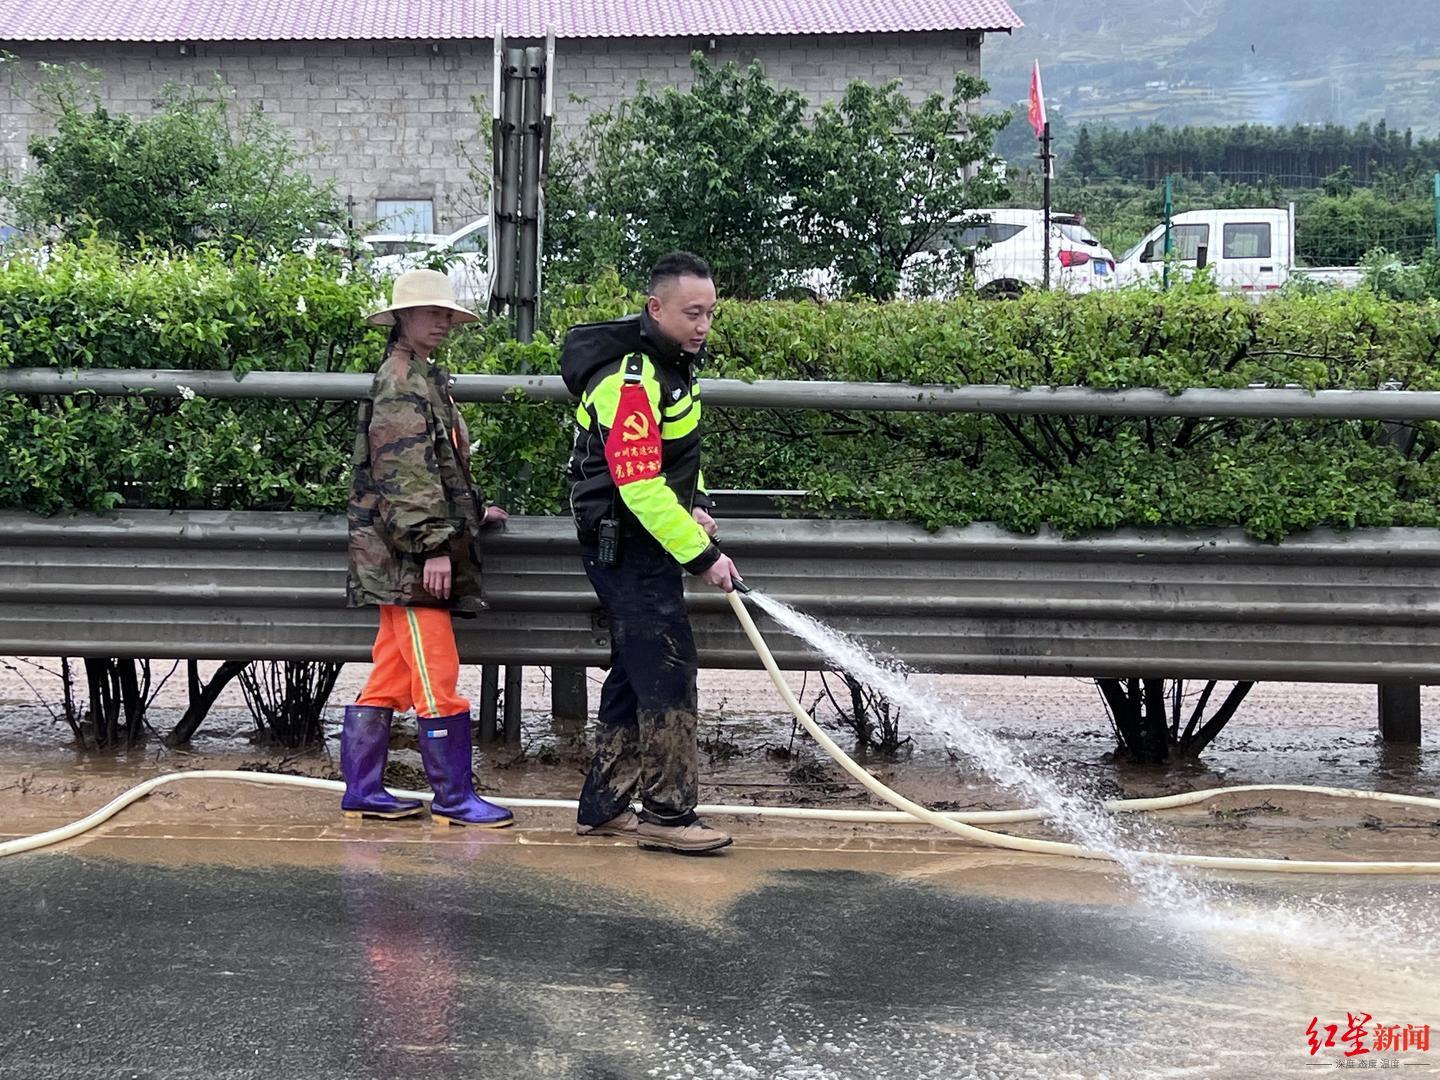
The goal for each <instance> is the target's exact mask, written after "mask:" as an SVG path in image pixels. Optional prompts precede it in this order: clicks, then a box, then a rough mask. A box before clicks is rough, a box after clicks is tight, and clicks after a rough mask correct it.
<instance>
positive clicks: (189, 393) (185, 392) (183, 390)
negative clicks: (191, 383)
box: [175, 385, 195, 401]
mask: <svg viewBox="0 0 1440 1080" xmlns="http://www.w3.org/2000/svg"><path fill="white" fill-rule="evenodd" d="M175 389H176V390H179V391H180V396H181V397H182V398H184V399H185V400H186V401H194V400H195V391H194V390H191V389H190V387H188V386H179V385H177V386H176V387H175Z"/></svg>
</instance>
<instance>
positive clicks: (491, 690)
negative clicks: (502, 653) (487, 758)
mask: <svg viewBox="0 0 1440 1080" xmlns="http://www.w3.org/2000/svg"><path fill="white" fill-rule="evenodd" d="M499 697H500V669H499V668H498V667H496V666H495V665H494V664H485V665H484V666H483V667H481V668H480V741H481V742H482V743H493V742H494V741H495V710H496V706H497V705H498V703H499Z"/></svg>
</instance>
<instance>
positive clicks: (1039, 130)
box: [1028, 60, 1045, 139]
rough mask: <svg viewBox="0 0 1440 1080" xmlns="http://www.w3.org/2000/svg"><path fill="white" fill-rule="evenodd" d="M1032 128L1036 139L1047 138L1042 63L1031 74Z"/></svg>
mask: <svg viewBox="0 0 1440 1080" xmlns="http://www.w3.org/2000/svg"><path fill="white" fill-rule="evenodd" d="M1028 115H1029V117H1030V126H1031V127H1032V128H1034V129H1035V138H1037V139H1043V138H1044V137H1045V91H1044V89H1043V88H1042V87H1041V86H1040V61H1039V60H1036V61H1035V69H1034V70H1033V71H1031V73H1030V111H1029V113H1028Z"/></svg>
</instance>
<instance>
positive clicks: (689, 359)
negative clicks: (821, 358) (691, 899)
mask: <svg viewBox="0 0 1440 1080" xmlns="http://www.w3.org/2000/svg"><path fill="white" fill-rule="evenodd" d="M714 318H715V282H714V281H713V280H712V278H711V274H710V267H709V266H707V265H706V263H705V261H704V260H703V259H701V258H699V257H698V256H696V255H691V254H689V253H688V252H673V253H671V254H669V255H666V256H665V257H664V258H662V259H661V260H660V261H659V262H658V263H656V264H655V269H654V270H653V271H652V273H651V277H650V289H649V296H648V298H647V299H646V301H645V307H644V309H643V310H642V311H641V312H640V313H639V314H638V315H631V316H629V317H627V318H624V319H616V320H614V321H613V322H605V323H589V324H586V325H583V326H576V327H572V328H571V330H570V332H569V333H568V334H566V335H565V346H564V349H563V351H562V353H561V357H560V370H561V373H562V374H563V376H564V378H565V385H566V386H568V387H569V388H570V391H571V392H572V393H574V394H575V395H577V396H578V397H579V398H580V406H579V408H578V409H576V411H575V423H576V432H575V449H574V452H573V454H572V455H571V458H570V479H571V487H570V508H571V511H572V513H573V514H574V516H575V527H576V531H577V532H578V534H579V537H580V544H581V547H582V549H583V558H584V562H585V573H586V574H587V575H588V576H589V578H590V583H591V585H593V586H594V588H595V595H596V596H597V597H598V598H599V600H600V606H601V607H602V608H603V609H604V611H605V615H606V617H607V619H608V621H609V625H610V674H609V677H608V678H606V680H605V687H604V689H603V690H602V691H601V694H600V710H599V716H598V730H597V732H596V737H595V744H596V753H595V759H594V761H593V762H592V764H591V766H590V773H589V775H588V776H587V777H586V778H585V787H584V790H583V791H582V792H581V794H580V811H579V815H578V824H577V830H576V831H577V832H579V833H580V835H582V836H619V837H625V838H633V839H634V840H635V841H636V842H637V843H638V844H639V845H640V846H641V847H647V848H655V849H659V850H667V851H679V852H685V853H696V852H707V851H717V850H719V849H720V848H723V847H726V846H728V845H729V844H730V842H731V841H730V837H728V836H726V835H725V834H724V833H722V832H720V831H719V830H717V829H712V828H710V827H709V826H707V825H706V824H705V823H704V822H702V821H701V820H700V819H699V818H698V817H697V816H696V815H695V804H696V803H697V802H698V796H699V748H698V745H697V742H696V739H697V732H696V712H695V710H696V698H695V674H696V668H697V657H696V652H695V640H694V637H693V636H692V634H691V632H690V620H689V617H688V616H687V614H686V612H685V589H684V580H683V579H684V573H685V572H686V571H688V572H689V573H691V574H694V575H695V576H697V577H699V578H700V579H701V580H702V581H704V582H705V583H706V584H707V585H713V586H714V587H716V588H718V589H723V590H724V591H726V592H729V591H730V590H731V589H732V588H734V583H735V582H736V581H738V580H740V573H739V571H737V570H736V569H735V564H734V563H733V562H732V561H731V560H730V557H729V556H727V555H725V554H724V553H723V552H721V550H720V548H719V547H718V546H717V544H716V543H715V532H716V529H715V520H714V519H713V518H712V517H711V516H710V513H709V510H710V508H711V507H712V505H713V504H712V503H711V501H710V497H709V496H708V495H707V494H706V492H705V480H704V475H703V474H702V473H701V470H700V384H699V380H698V379H697V378H696V374H695V367H696V365H697V363H698V362H699V360H700V358H701V357H702V356H703V355H704V350H705V338H706V337H707V335H708V334H709V333H710V324H711V323H712V322H713V321H714ZM637 792H638V794H639V798H640V804H641V810H640V813H639V814H638V815H637V814H636V813H635V812H634V811H632V810H631V802H632V800H633V799H634V798H635V796H636V794H637Z"/></svg>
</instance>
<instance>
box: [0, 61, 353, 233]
mask: <svg viewBox="0 0 1440 1080" xmlns="http://www.w3.org/2000/svg"><path fill="white" fill-rule="evenodd" d="M39 95H40V99H41V105H42V107H43V108H45V109H46V111H48V112H50V113H52V114H53V120H54V128H55V134H53V135H48V136H37V137H35V138H33V139H32V140H31V141H30V144H29V152H30V156H31V157H32V158H33V159H34V163H35V165H34V168H32V169H29V170H27V171H26V172H24V173H23V174H21V175H20V176H19V178H18V179H15V178H6V180H5V182H4V187H3V194H4V196H5V197H6V199H7V201H9V202H10V203H11V204H12V205H13V206H14V207H15V210H16V220H17V223H18V224H19V225H20V226H21V228H22V229H32V230H38V231H48V230H51V229H54V230H58V231H59V232H60V233H61V234H62V235H63V236H64V237H66V238H67V239H77V238H79V237H82V236H88V235H90V234H92V233H93V234H97V235H99V236H101V237H103V238H106V239H111V240H114V241H116V242H118V243H120V244H123V245H125V246H127V247H137V246H140V245H142V244H150V245H155V246H160V247H181V248H183V247H190V246H194V245H196V244H201V243H212V244H218V245H219V246H220V247H222V248H223V249H224V250H226V251H234V250H236V249H238V248H240V247H246V248H288V247H290V246H292V245H293V244H294V243H295V241H297V240H298V239H300V238H301V237H303V236H306V235H308V234H311V233H314V232H316V231H319V230H322V229H329V228H333V227H334V226H335V225H336V224H337V223H338V221H339V220H340V214H339V210H338V208H337V206H336V201H335V198H334V193H333V190H332V189H331V187H330V186H329V185H325V186H319V185H317V184H315V183H314V181H312V180H311V179H310V178H309V177H308V176H306V175H304V174H303V173H302V172H300V171H299V168H298V163H299V158H298V155H297V154H296V152H295V150H294V148H293V146H292V145H291V143H290V141H289V139H288V138H287V137H286V135H285V134H284V133H283V132H281V131H280V130H279V129H278V128H276V127H275V126H274V125H273V124H272V123H270V121H269V120H268V119H267V118H266V117H265V116H264V114H262V113H260V112H259V111H257V110H248V109H240V108H238V107H237V106H235V104H234V102H233V99H232V98H231V97H230V96H229V91H228V90H227V89H226V88H225V87H224V86H223V85H222V84H218V83H217V84H216V86H215V87H213V88H212V89H210V90H208V91H203V92H202V91H198V90H180V89H175V88H171V89H168V90H167V91H166V96H165V99H164V104H163V107H162V108H161V110H160V111H159V112H158V113H156V114H155V115H154V116H151V117H145V118H138V117H134V116H129V115H126V114H123V113H122V114H116V113H111V112H110V111H108V110H107V109H105V108H104V107H103V106H102V105H100V103H99V101H98V99H97V98H96V97H95V94H94V92H93V90H91V89H90V88H89V87H88V86H86V85H85V84H84V83H82V82H81V81H79V80H77V79H76V78H74V77H72V76H69V75H67V74H66V73H64V72H57V71H51V72H50V73H49V77H48V78H47V79H46V80H45V81H44V82H42V84H41V87H40V91H39Z"/></svg>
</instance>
